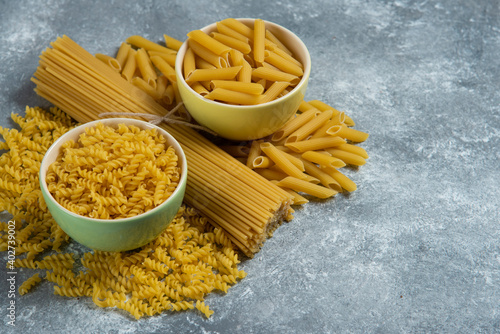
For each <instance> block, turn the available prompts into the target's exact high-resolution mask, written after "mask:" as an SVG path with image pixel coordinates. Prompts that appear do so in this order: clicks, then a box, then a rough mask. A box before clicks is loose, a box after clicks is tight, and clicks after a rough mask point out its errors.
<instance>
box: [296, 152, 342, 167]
mask: <svg viewBox="0 0 500 334" xmlns="http://www.w3.org/2000/svg"><path fill="white" fill-rule="evenodd" d="M302 158H303V159H305V160H308V161H310V162H314V163H316V164H318V165H320V166H325V167H332V168H342V167H344V166H345V163H344V162H343V161H342V160H340V159H338V158H335V157H332V156H329V155H326V154H323V153H322V152H317V151H306V152H304V153H302Z"/></svg>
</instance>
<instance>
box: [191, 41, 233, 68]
mask: <svg viewBox="0 0 500 334" xmlns="http://www.w3.org/2000/svg"><path fill="white" fill-rule="evenodd" d="M188 43H189V47H190V48H191V49H192V50H193V52H194V53H195V54H196V55H197V56H198V57H200V58H202V59H203V60H205V61H207V62H208V63H210V64H212V65H214V66H215V67H217V68H224V67H227V66H228V64H227V61H226V59H225V58H224V57H221V56H219V55H217V54H215V53H213V52H212V51H210V50H209V49H207V48H206V47H204V46H203V45H201V44H200V43H198V42H196V41H194V40H189V42H188Z"/></svg>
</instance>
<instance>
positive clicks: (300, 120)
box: [271, 108, 320, 141]
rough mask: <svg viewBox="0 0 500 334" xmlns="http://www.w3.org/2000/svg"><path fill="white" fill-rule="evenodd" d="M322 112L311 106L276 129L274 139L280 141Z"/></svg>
mask: <svg viewBox="0 0 500 334" xmlns="http://www.w3.org/2000/svg"><path fill="white" fill-rule="evenodd" d="M319 114H320V111H319V110H317V109H315V108H311V109H309V110H307V111H305V112H303V113H301V114H299V115H298V116H296V117H294V118H292V119H291V120H290V121H288V122H287V123H286V124H285V125H284V126H283V127H282V128H281V129H280V130H278V131H276V132H275V133H274V134H273V136H272V138H271V139H272V140H273V141H280V140H282V139H284V138H286V137H288V136H289V135H290V134H292V133H293V132H294V131H296V130H298V129H299V128H301V127H302V126H304V124H306V123H308V122H309V121H311V120H312V119H313V118H314V117H316V116H317V115H319Z"/></svg>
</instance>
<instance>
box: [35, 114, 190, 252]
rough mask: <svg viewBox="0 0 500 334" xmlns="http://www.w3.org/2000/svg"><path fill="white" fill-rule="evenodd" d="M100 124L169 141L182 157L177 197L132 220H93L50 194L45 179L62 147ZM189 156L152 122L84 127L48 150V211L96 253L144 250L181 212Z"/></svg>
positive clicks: (117, 120) (44, 163)
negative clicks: (154, 134) (136, 130)
mask: <svg viewBox="0 0 500 334" xmlns="http://www.w3.org/2000/svg"><path fill="white" fill-rule="evenodd" d="M97 122H102V123H103V124H105V125H108V126H112V127H116V126H117V125H118V124H120V123H124V124H127V125H135V126H137V127H139V128H141V129H151V128H156V129H157V131H159V133H161V134H162V135H163V136H164V137H166V138H167V143H168V144H170V145H171V146H172V147H173V148H174V149H175V151H176V153H177V155H178V157H179V166H180V167H181V178H180V181H179V185H178V186H177V188H176V189H175V191H174V192H173V194H172V195H171V196H170V197H169V198H168V199H167V200H166V201H165V202H163V203H162V204H160V205H159V206H157V207H155V208H154V209H152V210H150V211H148V212H145V213H143V214H140V215H137V216H135V217H130V218H122V219H93V218H89V217H85V216H81V215H78V214H75V213H73V212H71V211H69V210H67V209H65V208H64V207H63V206H61V205H60V204H59V203H58V202H57V201H56V200H55V199H54V197H52V195H51V194H50V192H49V190H48V188H47V182H46V179H45V176H46V174H47V170H48V168H49V166H50V164H51V163H52V162H54V161H55V160H56V158H57V156H58V155H59V153H60V149H61V146H62V145H63V143H65V142H66V141H68V140H70V139H73V140H75V141H76V140H78V137H79V135H80V134H81V133H83V132H84V131H85V128H88V127H92V126H95V124H96V123H97ZM187 173H188V171H187V162H186V156H185V155H184V152H183V150H182V148H181V146H180V145H179V143H178V142H177V141H176V140H175V138H174V137H172V136H171V135H170V134H169V133H168V132H166V131H165V130H163V129H162V128H160V127H158V126H156V125H153V124H151V123H148V122H144V121H140V120H135V119H129V118H111V119H103V120H99V121H94V122H89V123H86V124H83V125H80V126H78V127H76V128H74V129H72V130H70V131H69V132H67V133H65V134H64V135H63V136H61V137H60V138H59V139H57V140H56V141H55V142H54V144H53V145H52V146H51V147H50V148H49V149H48V150H47V152H46V154H45V156H44V158H43V160H42V164H41V166H40V174H39V177H40V187H41V189H42V194H43V197H44V199H45V202H46V203H47V207H48V209H49V211H50V213H51V214H52V217H53V218H54V219H55V221H56V222H57V224H59V226H60V227H61V228H62V229H63V231H64V232H66V234H68V235H69V236H70V237H71V238H72V239H74V240H75V241H77V242H78V243H80V244H82V245H84V246H87V247H89V248H92V249H94V250H100V251H109V252H119V251H127V250H132V249H135V248H138V247H141V246H143V245H145V244H147V243H148V242H150V241H152V240H153V239H155V238H156V237H157V236H158V235H160V234H161V233H162V232H163V231H164V230H165V229H166V228H167V226H168V225H169V224H170V222H171V221H172V219H173V218H174V217H175V215H176V213H177V212H178V210H179V208H180V206H181V204H182V201H183V198H184V192H185V189H186V183H187Z"/></svg>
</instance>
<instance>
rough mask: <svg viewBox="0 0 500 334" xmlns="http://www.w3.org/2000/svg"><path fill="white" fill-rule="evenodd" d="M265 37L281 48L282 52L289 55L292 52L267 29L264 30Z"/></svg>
mask: <svg viewBox="0 0 500 334" xmlns="http://www.w3.org/2000/svg"><path fill="white" fill-rule="evenodd" d="M266 38H267V39H268V40H269V41H271V42H272V43H273V44H275V45H276V46H277V47H278V48H280V49H281V50H283V51H284V52H286V53H288V54H289V55H291V54H292V52H291V51H290V50H288V48H287V47H286V46H285V45H284V44H283V43H282V42H281V41H280V40H279V38H277V37H276V36H275V35H274V34H273V33H272V32H270V31H269V30H266Z"/></svg>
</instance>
